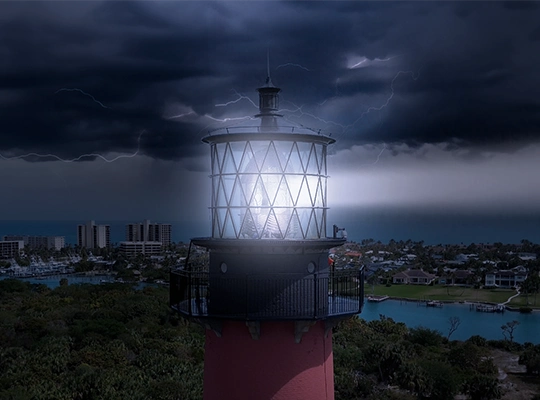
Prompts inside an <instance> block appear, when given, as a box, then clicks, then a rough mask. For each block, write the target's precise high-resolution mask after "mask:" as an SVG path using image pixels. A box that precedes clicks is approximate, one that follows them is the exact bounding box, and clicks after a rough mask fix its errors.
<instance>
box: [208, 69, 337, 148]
mask: <svg viewBox="0 0 540 400" xmlns="http://www.w3.org/2000/svg"><path fill="white" fill-rule="evenodd" d="M257 91H258V92H259V113H258V114H256V115H253V116H251V117H245V118H242V120H241V121H239V122H237V123H234V124H230V125H228V126H222V127H218V128H215V129H213V130H210V131H208V135H207V136H206V137H204V138H203V141H204V142H206V143H209V142H215V141H223V140H227V139H225V138H220V139H218V138H217V136H221V135H238V136H241V137H243V136H244V135H250V137H251V135H261V137H265V138H270V137H272V138H275V137H276V136H278V137H279V136H281V135H294V136H297V135H299V136H303V137H304V139H307V138H308V136H310V137H312V139H313V140H314V141H323V142H326V143H327V144H330V143H334V142H335V140H334V139H333V138H331V137H330V135H326V134H323V133H321V130H320V129H319V130H315V129H312V128H309V127H307V126H304V125H302V124H300V123H297V122H294V121H291V120H290V119H288V118H287V117H285V116H284V115H282V114H281V113H280V110H279V92H280V91H281V89H280V88H278V87H276V86H274V85H273V84H272V81H271V80H270V77H268V78H267V80H266V84H265V85H264V86H262V87H260V88H258V89H257ZM251 139H253V137H251ZM283 139H285V140H287V139H286V138H284V137H283ZM289 140H290V139H289Z"/></svg>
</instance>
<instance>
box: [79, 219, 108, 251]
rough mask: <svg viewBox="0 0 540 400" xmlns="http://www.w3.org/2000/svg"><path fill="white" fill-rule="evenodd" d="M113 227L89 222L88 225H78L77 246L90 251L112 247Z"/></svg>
mask: <svg viewBox="0 0 540 400" xmlns="http://www.w3.org/2000/svg"><path fill="white" fill-rule="evenodd" d="M110 245H111V227H110V226H109V225H96V224H95V223H94V221H88V222H87V223H86V225H77V246H79V247H87V248H89V249H96V248H103V247H110Z"/></svg>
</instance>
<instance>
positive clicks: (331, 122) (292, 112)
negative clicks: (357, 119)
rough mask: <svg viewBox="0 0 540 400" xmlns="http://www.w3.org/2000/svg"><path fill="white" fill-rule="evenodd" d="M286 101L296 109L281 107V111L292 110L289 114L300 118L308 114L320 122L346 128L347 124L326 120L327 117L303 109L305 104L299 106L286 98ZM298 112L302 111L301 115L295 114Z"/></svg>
mask: <svg viewBox="0 0 540 400" xmlns="http://www.w3.org/2000/svg"><path fill="white" fill-rule="evenodd" d="M284 102H287V103H290V104H292V105H293V106H294V107H296V110H288V109H281V110H279V111H282V112H291V115H289V116H290V117H296V118H300V117H302V116H304V115H306V116H308V117H311V118H313V119H315V120H317V121H320V122H322V123H324V124H327V125H335V126H339V127H340V128H342V129H345V128H346V126H345V125H342V124H340V123H338V122H335V121H331V120H325V119H323V118H321V117H318V116H316V115H314V114H311V113H309V112H304V111H303V110H302V108H303V107H304V105H301V106H297V105H296V104H294V103H293V102H291V101H288V100H284ZM297 112H300V115H294V114H296V113H297Z"/></svg>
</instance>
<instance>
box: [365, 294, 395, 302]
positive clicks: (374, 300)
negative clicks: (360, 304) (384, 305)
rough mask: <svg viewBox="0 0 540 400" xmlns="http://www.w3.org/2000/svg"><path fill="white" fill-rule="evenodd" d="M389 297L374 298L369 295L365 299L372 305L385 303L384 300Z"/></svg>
mask: <svg viewBox="0 0 540 400" xmlns="http://www.w3.org/2000/svg"><path fill="white" fill-rule="evenodd" d="M389 298H390V296H375V295H371V296H368V297H367V301H370V302H372V303H380V302H381V301H385V300H386V299H389Z"/></svg>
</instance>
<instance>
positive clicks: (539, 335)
mask: <svg viewBox="0 0 540 400" xmlns="http://www.w3.org/2000/svg"><path fill="white" fill-rule="evenodd" d="M380 315H384V316H386V317H390V318H392V319H393V320H394V321H396V322H403V323H405V325H407V326H408V327H409V328H415V327H418V326H422V327H425V328H429V329H435V330H438V331H439V332H441V333H442V334H443V335H444V336H446V335H447V334H448V328H449V327H450V324H449V322H448V319H449V318H450V317H459V319H460V320H461V324H460V325H459V328H458V329H457V330H456V331H455V332H454V333H453V334H452V336H451V339H454V340H467V339H468V338H470V337H471V336H474V335H480V336H482V337H484V338H486V339H489V340H491V339H494V340H499V339H504V336H503V335H502V330H501V326H502V325H504V324H506V323H507V322H510V321H513V320H516V321H518V322H519V325H518V327H517V328H516V330H515V331H514V340H515V341H516V342H519V343H524V342H531V343H535V344H540V312H538V311H536V312H533V313H531V314H521V313H519V312H514V311H505V312H504V313H500V314H499V313H484V312H478V311H476V310H475V309H471V307H470V305H469V304H460V303H445V304H444V306H443V307H442V308H436V307H425V306H424V305H422V303H416V302H411V301H400V300H385V301H382V302H380V303H370V302H367V301H366V302H365V304H364V308H363V310H362V313H361V314H360V315H359V317H360V318H363V319H365V320H366V321H372V320H375V319H379V318H380V317H379V316H380Z"/></svg>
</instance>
